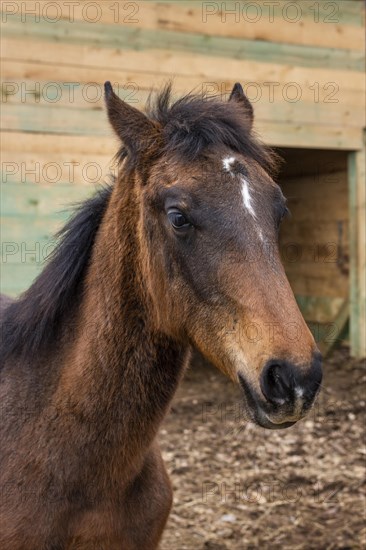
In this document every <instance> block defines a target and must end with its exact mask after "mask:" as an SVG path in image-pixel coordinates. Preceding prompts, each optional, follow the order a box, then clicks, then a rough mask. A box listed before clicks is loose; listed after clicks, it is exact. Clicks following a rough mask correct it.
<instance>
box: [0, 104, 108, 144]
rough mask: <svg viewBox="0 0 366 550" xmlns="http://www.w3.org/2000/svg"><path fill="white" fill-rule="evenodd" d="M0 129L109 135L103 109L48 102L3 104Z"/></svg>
mask: <svg viewBox="0 0 366 550" xmlns="http://www.w3.org/2000/svg"><path fill="white" fill-rule="evenodd" d="M1 111H2V119H1V129H2V130H13V131H14V130H20V131H23V132H34V133H48V134H72V135H93V136H108V137H111V136H112V130H111V128H110V126H109V124H108V121H107V116H106V113H105V112H104V111H103V110H101V109H98V110H96V109H74V108H73V107H64V106H61V107H59V108H57V109H55V108H53V107H49V106H48V105H29V104H24V103H20V104H15V105H12V104H9V103H6V104H3V105H2V108H1Z"/></svg>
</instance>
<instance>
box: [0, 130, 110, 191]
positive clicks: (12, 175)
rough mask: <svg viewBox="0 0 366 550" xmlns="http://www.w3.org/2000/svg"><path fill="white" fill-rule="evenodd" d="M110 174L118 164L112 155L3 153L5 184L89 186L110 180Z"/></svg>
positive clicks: (5, 151) (2, 176) (2, 167)
mask: <svg viewBox="0 0 366 550" xmlns="http://www.w3.org/2000/svg"><path fill="white" fill-rule="evenodd" d="M32 135H33V134H32ZM110 174H115V175H116V174H117V166H116V163H115V161H114V159H113V158H112V156H111V155H108V156H107V155H98V154H95V153H93V152H91V153H89V154H81V153H79V152H76V151H70V152H69V153H53V152H52V151H51V152H43V151H42V152H41V153H39V152H25V151H24V150H20V151H7V150H4V151H3V152H2V161H1V181H2V183H5V184H6V183H20V184H25V185H30V184H34V183H35V184H39V185H42V184H43V185H51V186H52V187H55V186H60V185H68V186H70V187H72V186H79V185H82V186H90V185H93V184H98V183H101V182H103V181H107V180H108V177H109V175H110ZM25 185H24V186H25Z"/></svg>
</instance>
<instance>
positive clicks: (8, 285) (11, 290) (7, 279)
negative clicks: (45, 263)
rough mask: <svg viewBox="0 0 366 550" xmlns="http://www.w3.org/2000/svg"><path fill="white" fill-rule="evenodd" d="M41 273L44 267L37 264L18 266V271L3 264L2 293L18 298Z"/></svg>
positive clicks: (0, 284) (0, 289) (0, 283)
mask: <svg viewBox="0 0 366 550" xmlns="http://www.w3.org/2000/svg"><path fill="white" fill-rule="evenodd" d="M41 271H42V266H41V265H37V264H22V265H18V266H16V269H15V268H14V266H12V265H10V264H2V265H1V280H0V292H1V293H3V294H8V295H10V296H17V295H18V294H20V293H21V292H23V291H24V290H26V289H27V288H28V287H29V285H30V283H31V282H32V281H33V280H34V279H35V278H36V277H37V275H38V274H39V273H40V272H41Z"/></svg>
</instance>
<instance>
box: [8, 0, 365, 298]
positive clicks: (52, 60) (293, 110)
mask: <svg viewBox="0 0 366 550" xmlns="http://www.w3.org/2000/svg"><path fill="white" fill-rule="evenodd" d="M248 4H251V5H252V8H249V9H247V6H248ZM253 4H256V5H257V6H258V7H259V8H258V9H255V6H254V8H253ZM289 4H294V3H289V2H287V1H286V0H277V2H274V3H273V6H272V7H271V8H270V7H269V6H266V5H265V3H262V2H251V3H248V2H231V1H229V2H196V1H174V2H172V1H171V2H166V1H161V2H152V1H138V2H123V1H109V0H103V1H99V2H88V1H87V0H79V2H78V3H77V5H75V6H74V8H72V10H71V11H70V3H67V2H63V1H60V2H56V3H55V2H48V1H47V0H41V1H39V2H32V1H26V2H2V5H1V8H2V10H3V14H2V48H1V73H2V78H1V89H2V117H1V131H2V135H1V151H2V228H1V229H2V241H3V246H2V271H1V275H2V277H1V288H2V290H3V291H5V292H8V293H10V294H13V295H15V294H17V293H19V292H20V291H21V290H23V289H24V288H26V287H27V286H28V285H29V283H30V282H31V281H32V279H33V278H34V276H35V275H36V273H37V272H39V270H40V269H41V265H42V261H43V259H44V255H45V253H47V252H48V250H49V248H48V244H49V243H50V241H52V234H53V233H54V231H55V230H56V229H57V228H58V227H59V226H60V224H61V223H62V222H63V220H64V219H65V217H66V215H67V213H66V212H63V213H62V212H61V213H60V210H62V209H63V208H65V205H67V204H69V203H70V202H74V201H76V200H79V199H80V198H83V197H85V196H86V195H88V194H90V193H91V192H92V191H93V190H94V189H95V186H96V185H97V183H98V182H99V181H100V180H102V179H103V178H105V177H106V175H107V174H108V172H109V171H110V170H111V167H112V170H113V166H112V161H111V159H112V157H113V154H114V152H115V151H116V147H117V144H116V141H115V139H114V138H113V136H112V134H111V131H110V129H109V127H108V124H107V123H106V116H105V113H104V111H103V101H102V84H103V82H104V81H105V80H111V81H112V83H114V84H115V85H116V86H117V88H118V91H119V94H120V95H121V97H123V98H125V99H126V100H127V101H129V102H131V103H132V104H133V105H135V106H136V107H138V108H142V107H143V105H144V102H145V100H146V97H147V95H148V91H149V90H150V89H151V87H155V88H156V87H159V86H160V85H161V84H162V83H164V82H166V81H167V79H169V78H171V77H172V76H173V77H174V86H175V90H176V93H177V94H180V93H183V92H187V91H190V90H192V89H195V90H196V91H198V92H206V93H215V94H216V93H221V94H222V95H224V96H226V95H227V94H228V92H229V91H230V89H231V87H232V85H233V83H234V82H235V81H241V82H242V83H243V84H244V87H245V88H246V91H247V94H248V96H249V97H250V98H251V99H252V100H253V102H254V107H255V112H256V129H257V130H258V131H259V133H260V134H261V135H262V137H263V139H264V140H265V141H267V142H269V143H271V144H272V145H274V146H277V147H281V148H287V150H289V149H290V148H297V149H302V150H304V149H307V148H311V149H322V150H338V151H358V150H360V149H361V147H362V143H363V139H362V128H363V126H364V125H365V122H364V74H363V70H364V45H365V44H364V43H365V40H364V31H365V23H364V3H363V2H362V1H361V0H337V1H335V2H326V1H323V0H320V1H319V2H316V3H313V2H308V1H307V0H298V1H297V2H296V5H297V8H296V9H295V8H294V7H292V8H291V7H290V8H288V6H289ZM37 5H38V6H39V9H37ZM55 5H56V7H55ZM95 5H96V6H97V9H96V7H95ZM52 6H53V7H52ZM93 6H94V7H93ZM286 6H287V7H286ZM314 6H315V7H314ZM35 9H36V11H35V13H33V14H32V13H31V12H32V11H33V12H34V10H35ZM232 10H234V12H233V11H232ZM314 10H315V11H314ZM342 159H343V160H342V163H343V164H342V167H341V168H340V169H339V170H338V171H337V173H336V174H337V175H336V176H335V181H334V182H333V184H331V183H329V182H328V183H326V184H325V185H323V184H318V183H316V182H315V180H313V174H311V173H310V174H307V175H303V176H301V177H300V187H297V186H298V185H299V184H298V183H297V176H298V174H295V173H294V174H292V176H291V175H290V174H287V175H285V176H284V181H283V185H284V188H285V189H286V191H288V194H295V196H296V197H298V199H297V200H298V203H296V204H293V205H291V206H292V210H294V217H295V216H297V215H299V216H300V217H301V216H304V210H303V207H302V206H301V205H300V201H301V200H302V199H304V201H305V202H304V204H305V203H306V204H307V202H306V201H308V202H311V201H310V199H309V200H308V199H306V198H305V195H307V193H308V191H309V190H310V189H311V190H312V191H313V193H314V195H313V196H314V197H315V196H316V197H318V199H317V200H319V203H318V204H319V205H321V204H323V203H324V197H323V195H322V190H324V191H325V193H326V195H327V196H328V197H329V199H331V200H332V204H333V205H334V208H336V210H337V209H338V210H337V211H336V212H335V213H334V215H333V214H332V215H333V216H334V219H329V220H328V219H323V220H321V221H319V224H320V225H319V227H318V229H319V231H324V232H325V233H324V235H323V236H322V238H323V239H324V238H326V239H328V237H329V238H330V239H332V240H333V239H334V238H335V234H334V230H335V229H334V227H335V225H334V224H335V222H336V221H337V220H338V217H339V216H341V214H342V212H343V209H344V207H345V201H346V200H347V199H346V195H347V182H346V179H345V174H346V170H347V168H346V165H345V164H344V163H345V162H346V160H345V159H346V157H345V154H343V153H342ZM324 178H325V179H324V180H322V181H325V180H327V174H324ZM285 180H286V181H285ZM327 181H328V180H327ZM335 188H336V189H337V193H334V192H333V191H334V190H335ZM337 197H338V199H337ZM310 206H313V207H314V204H313V205H310ZM311 210H312V212H313V217H314V219H315V217H316V215H317V214H318V213H319V215H320V214H322V213H323V208H322V207H321V206H316V207H315V208H312V209H311ZM340 210H342V212H341V211H340ZM342 216H343V214H342ZM342 219H344V232H345V233H344V238H345V239H347V223H346V217H345V216H344V217H343V218H342ZM299 220H300V218H299ZM306 223H307V222H306V221H305V220H303V221H301V222H300V221H299V224H298V226H296V231H297V233H296V238H298V239H300V240H301V239H303V238H304V231H305V232H306V231H308V230H309V231H310V230H311V231H314V225H313V224H312V223H311V224H310V225H309V227H308V228H306ZM330 228H331V229H330ZM293 230H294V231H295V226H294V227H293ZM355 231H356V232H357V231H359V229H357V228H356V229H355ZM4 243H5V244H4ZM31 250H34V253H33V254H32V253H31ZM304 254H305V252H304ZM309 254H310V252H309V250H307V251H306V258H308V255H309ZM306 258H305V257H304V260H303V261H302V262H300V263H299V264H298V265H297V266H296V267H294V266H293V265H288V262H287V268H288V273H289V277H290V279H291V282H292V284H293V286H294V288H295V291H296V292H297V293H300V294H301V295H312V293H313V292H319V293H320V290H319V285H320V284H321V282H319V281H320V279H319V277H320V275H319V276H317V275H316V273H315V268H314V266H311V267H310V265H309V261H308V259H306ZM315 267H316V268H319V273H320V272H321V273H322V275H321V277H322V278H323V280H327V276H328V275H329V277H332V276H333V271H332V270H331V269H330V267H329V266H328V265H326V263H325V262H324V263H322V264H321V265H320V264H319V265H317V266H315ZM333 268H334V266H332V269H333ZM334 269H335V268H334ZM300 271H301V275H300V274H299V272H300ZM337 275H338V276H337V277H335V278H334V282H333V283H332V285H331V286H329V288H328V290H326V291H325V292H330V293H333V294H334V295H335V296H334V297H340V296H344V295H345V294H346V293H347V284H348V283H347V278H345V276H344V275H340V274H339V273H338V274H337ZM322 292H323V291H322ZM322 295H323V294H322Z"/></svg>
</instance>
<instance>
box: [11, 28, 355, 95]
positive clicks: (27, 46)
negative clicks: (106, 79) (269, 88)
mask: <svg viewBox="0 0 366 550" xmlns="http://www.w3.org/2000/svg"><path fill="white" fill-rule="evenodd" d="M2 56H3V58H4V59H7V60H18V61H19V60H20V61H23V62H24V61H32V62H35V61H36V62H38V63H39V62H42V63H51V64H53V65H55V64H57V65H65V64H67V65H74V66H83V67H86V66H88V67H94V68H95V67H99V68H103V69H106V68H109V69H112V68H113V69H117V70H120V71H121V70H124V71H133V72H134V73H135V74H136V73H137V72H142V71H146V72H149V73H156V74H160V75H165V76H167V77H171V76H172V75H181V76H182V75H186V76H191V75H192V74H194V75H196V76H199V77H200V78H201V81H211V80H213V81H215V82H216V81H219V82H221V80H222V81H224V82H225V80H229V79H234V80H237V79H238V75H245V76H244V78H245V82H279V83H289V82H296V83H297V84H298V85H299V86H300V87H310V86H312V85H314V83H315V82H318V83H319V85H320V87H323V86H325V85H326V84H328V83H330V82H335V83H336V84H337V86H339V88H340V89H352V90H364V89H365V82H364V77H363V73H360V72H356V71H342V70H330V69H324V68H307V67H296V66H292V65H287V64H285V65H279V64H276V63H266V62H262V63H258V62H257V61H251V60H245V59H243V60H238V59H227V60H225V63H218V62H217V59H216V58H215V57H211V56H209V55H202V54H196V53H185V52H172V51H170V50H158V49H153V48H152V49H150V50H149V51H127V50H122V49H118V48H116V49H111V50H109V49H107V48H102V47H96V46H86V45H78V44H66V43H65V44H63V45H62V47H60V45H59V44H58V43H56V42H55V43H53V42H48V43H47V47H46V48H45V45H44V42H43V41H36V40H34V41H33V40H31V41H29V40H24V39H23V40H22V39H18V38H16V39H14V38H7V37H4V38H3V42H2ZM136 68H138V71H137V70H136ZM78 81H79V80H77V82H78ZM97 81H100V80H99V79H98V80H97ZM185 89H187V88H185Z"/></svg>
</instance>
